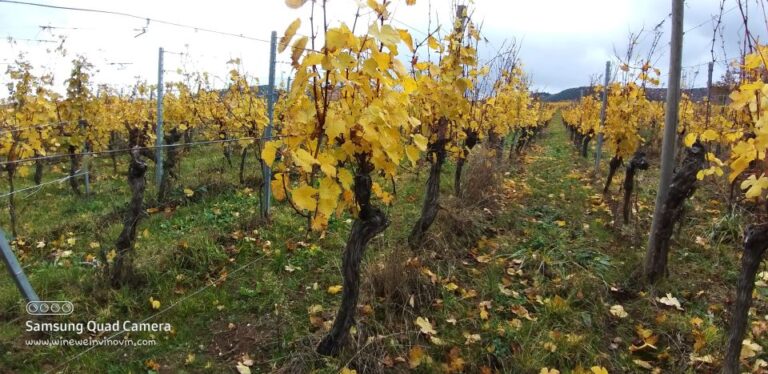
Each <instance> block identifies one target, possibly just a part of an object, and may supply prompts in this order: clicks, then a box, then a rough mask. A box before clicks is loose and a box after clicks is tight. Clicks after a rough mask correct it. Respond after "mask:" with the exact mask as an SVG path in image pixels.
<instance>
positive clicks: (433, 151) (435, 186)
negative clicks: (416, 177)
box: [408, 118, 448, 249]
mask: <svg viewBox="0 0 768 374" xmlns="http://www.w3.org/2000/svg"><path fill="white" fill-rule="evenodd" d="M438 126H439V130H438V134H437V140H436V141H434V142H432V143H430V144H429V147H428V149H427V158H428V159H429V160H430V162H431V163H432V166H430V168H429V177H428V178H427V188H426V191H425V192H424V204H423V205H422V207H421V216H420V217H419V219H418V221H416V224H415V225H413V229H411V233H410V235H408V245H409V246H410V248H411V249H416V248H418V247H419V246H421V244H422V242H423V241H424V234H425V233H426V232H427V230H429V227H430V226H432V223H434V222H435V218H436V217H437V212H438V210H439V209H440V206H439V204H438V198H439V197H440V173H441V172H442V169H443V163H445V155H446V151H445V145H446V143H447V142H448V140H446V138H445V132H446V127H447V126H448V121H447V120H446V119H445V118H441V119H440V120H439V124H438Z"/></svg>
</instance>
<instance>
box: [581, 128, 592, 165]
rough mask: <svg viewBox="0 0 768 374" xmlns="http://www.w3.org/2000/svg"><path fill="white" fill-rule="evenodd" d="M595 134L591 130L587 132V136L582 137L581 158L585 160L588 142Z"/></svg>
mask: <svg viewBox="0 0 768 374" xmlns="http://www.w3.org/2000/svg"><path fill="white" fill-rule="evenodd" d="M594 134H595V132H594V131H593V130H589V134H587V136H585V137H584V140H583V141H582V142H581V157H584V158H586V157H587V152H588V151H589V142H590V141H591V140H592V138H593V137H594Z"/></svg>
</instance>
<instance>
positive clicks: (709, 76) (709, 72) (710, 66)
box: [705, 61, 715, 128]
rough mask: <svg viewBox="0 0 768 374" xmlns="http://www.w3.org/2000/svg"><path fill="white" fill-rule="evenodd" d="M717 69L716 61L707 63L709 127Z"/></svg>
mask: <svg viewBox="0 0 768 374" xmlns="http://www.w3.org/2000/svg"><path fill="white" fill-rule="evenodd" d="M714 69H715V63H714V62H711V61H710V63H709V64H707V118H706V123H705V124H706V126H705V127H706V128H709V119H710V117H711V114H712V71H713V70H714Z"/></svg>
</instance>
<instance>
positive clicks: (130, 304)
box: [0, 120, 766, 373]
mask: <svg viewBox="0 0 768 374" xmlns="http://www.w3.org/2000/svg"><path fill="white" fill-rule="evenodd" d="M504 156H505V158H506V154H505V155H504ZM608 159H609V157H608V155H606V158H605V160H606V162H603V167H604V169H603V170H602V171H601V175H603V176H604V175H605V174H606V171H605V167H607V165H605V164H607V160H608ZM108 161H109V160H97V161H96V162H95V164H96V165H95V170H96V175H97V177H96V180H95V181H94V183H93V186H94V194H93V196H91V197H89V198H82V197H81V198H77V197H74V196H73V195H72V192H71V190H69V186H68V185H61V186H59V185H52V186H47V187H44V188H43V189H41V190H40V191H39V192H37V193H35V194H34V195H32V196H30V197H29V198H27V199H21V200H20V203H19V204H20V217H21V218H20V219H21V225H20V226H19V232H20V236H19V239H21V240H20V241H18V242H16V243H15V245H14V247H15V249H16V251H17V253H19V256H20V257H21V259H22V263H23V265H24V266H26V271H27V273H28V274H29V276H30V280H31V282H32V284H33V285H34V286H35V288H36V289H37V291H38V293H40V294H41V296H42V298H43V299H65V300H71V301H73V303H74V304H75V313H74V314H73V315H71V316H69V317H64V318H61V319H57V320H72V321H86V320H89V319H94V320H99V321H114V320H124V319H130V320H132V321H140V320H143V319H145V318H149V317H151V316H153V315H155V314H157V313H158V312H161V313H162V314H160V315H158V316H156V317H154V318H152V321H156V322H168V323H171V324H172V325H173V326H174V331H173V333H171V334H166V333H161V334H154V336H151V335H150V334H146V333H141V334H132V335H131V336H130V337H131V338H134V339H148V338H154V339H157V342H158V344H157V345H156V346H153V347H119V348H118V347H99V348H94V349H93V350H91V351H89V352H88V353H87V354H84V355H82V356H80V357H78V358H77V359H74V360H72V361H67V360H69V359H71V358H73V357H75V355H77V354H78V353H81V352H83V348H74V347H68V348H56V349H48V348H40V347H27V346H25V345H24V339H27V338H30V337H33V336H35V335H33V334H32V333H28V332H25V331H24V325H23V322H24V321H26V320H27V316H26V315H25V314H24V313H23V302H22V301H21V300H20V299H19V296H18V294H17V291H16V289H15V287H14V286H13V283H12V282H11V281H10V280H9V279H8V277H7V276H3V277H0V316H1V317H2V318H0V321H2V322H0V366H2V367H3V368H5V369H7V370H9V371H11V372H30V373H32V372H40V371H46V370H51V369H54V368H55V369H56V370H59V371H62V372H72V373H75V372H108V373H123V372H134V373H145V372H147V371H148V370H149V368H148V366H147V364H146V363H147V362H148V361H150V360H152V361H153V362H155V363H157V364H158V365H160V371H161V372H188V373H197V372H209V373H219V372H234V367H235V364H236V363H237V362H238V361H241V360H242V355H243V354H245V353H247V354H248V355H249V357H250V358H252V359H253V361H254V365H253V367H252V368H251V369H252V370H253V371H254V372H271V371H274V370H277V369H279V368H286V370H288V371H287V372H291V371H290V370H291V369H289V368H293V370H294V372H296V371H299V372H303V371H309V370H310V369H313V370H316V372H319V373H335V372H337V371H338V370H339V369H340V368H342V367H344V366H348V367H350V368H356V369H358V371H359V372H366V371H369V372H377V371H376V370H385V371H386V370H392V371H395V372H398V371H399V372H402V371H408V370H411V368H410V367H409V363H408V361H409V353H412V352H414V347H416V346H421V347H423V348H424V350H425V355H427V356H429V357H430V359H429V360H425V361H424V362H422V363H421V364H419V365H418V366H417V367H416V368H414V369H413V371H414V372H423V373H430V372H442V371H445V370H446V367H445V366H443V365H448V364H450V362H451V360H452V359H451V358H450V357H451V355H450V352H451V349H452V348H454V347H457V348H458V355H459V356H460V357H461V358H462V359H463V360H464V362H465V363H464V364H463V370H464V372H480V370H481V369H482V368H484V367H487V368H492V369H495V370H496V371H497V372H505V373H538V372H539V370H540V369H541V368H543V367H549V368H557V369H559V370H560V371H561V372H563V373H569V372H574V371H577V370H578V369H579V368H583V369H586V370H589V368H590V367H592V366H595V365H597V366H604V367H605V368H607V369H608V370H609V371H610V372H611V373H625V372H646V370H645V369H642V368H640V367H639V366H638V365H637V364H636V363H635V362H634V360H638V359H642V360H645V361H648V362H649V363H650V364H651V365H652V366H656V367H660V368H662V370H663V371H664V372H694V371H697V370H701V371H704V372H706V371H707V370H709V369H712V368H714V367H715V366H707V365H706V364H701V363H699V364H696V365H691V364H690V357H689V356H690V353H691V352H693V345H694V342H695V339H696V337H695V333H694V328H693V325H692V323H691V319H692V318H694V317H697V318H701V319H702V320H703V321H704V322H703V325H702V326H701V327H698V328H697V329H698V330H697V331H699V330H700V331H701V334H703V335H705V336H706V339H705V340H706V344H705V345H704V347H703V348H701V349H700V350H699V351H698V352H697V355H699V356H704V355H706V354H711V355H712V356H713V358H714V359H715V362H717V361H718V360H720V359H721V356H722V351H723V346H724V335H725V331H726V330H725V328H726V327H725V326H726V320H727V316H728V313H727V309H728V306H727V304H726V302H727V301H728V300H729V298H730V297H731V296H730V295H731V292H732V285H733V284H735V279H736V277H737V263H738V262H737V249H738V235H739V230H740V229H741V226H742V225H743V224H744V222H743V221H744V220H743V218H742V217H741V216H740V215H738V214H737V215H734V216H727V215H725V214H724V213H723V212H722V209H723V206H722V205H723V204H715V203H714V202H713V201H712V200H714V199H717V195H714V194H713V193H710V192H708V191H709V190H708V189H706V188H702V189H701V190H700V191H699V192H697V194H696V195H695V197H694V199H693V202H692V203H691V204H690V205H691V209H690V211H689V213H688V214H687V216H686V219H685V225H684V227H683V228H682V234H681V235H680V236H679V237H678V238H676V239H675V240H674V241H673V249H672V252H671V258H670V269H669V270H670V277H669V278H668V279H666V280H664V281H663V282H661V283H660V284H659V285H658V286H657V287H655V288H654V289H650V290H642V288H641V287H640V286H639V285H638V284H637V278H636V274H637V269H638V268H639V267H640V266H641V263H642V257H643V254H644V247H645V240H646V235H647V234H646V233H647V231H648V226H649V225H650V214H651V213H652V208H653V199H654V196H655V187H656V186H655V183H656V181H657V175H656V173H657V172H656V171H655V170H657V167H654V166H652V168H651V170H649V171H647V172H642V173H640V175H639V178H638V188H637V190H638V191H639V197H638V204H637V206H638V208H639V210H638V214H636V215H635V216H634V217H633V221H632V224H631V225H630V226H627V227H622V225H621V224H615V223H612V221H614V219H613V215H612V214H611V210H612V207H613V206H615V205H616V204H620V203H619V202H618V201H620V194H619V193H618V186H619V185H620V184H621V182H620V179H621V178H622V175H621V173H619V175H617V176H616V179H615V180H614V187H613V189H612V192H611V194H610V195H611V196H612V198H611V199H610V200H609V201H606V202H605V203H604V204H603V203H601V201H600V199H599V196H598V197H597V198H596V197H595V195H599V194H600V193H601V190H602V182H603V181H602V179H601V178H598V177H595V175H594V174H593V173H592V172H591V169H592V165H593V163H592V160H586V159H581V158H580V156H578V154H577V152H576V150H575V148H574V147H573V146H572V145H571V144H570V143H569V141H568V138H567V133H566V132H565V130H564V128H563V127H562V125H561V124H560V123H559V121H558V120H556V121H554V123H553V124H551V126H550V127H549V128H548V129H547V130H546V131H545V132H544V133H543V134H542V136H541V137H539V138H538V139H537V140H536V142H535V144H534V145H533V146H532V147H531V148H530V149H528V150H527V151H526V153H525V154H524V155H521V156H518V157H517V158H516V159H515V160H514V162H513V163H512V164H511V165H509V166H506V169H507V172H508V175H506V176H505V177H504V178H505V179H507V180H510V181H512V182H514V186H515V190H514V191H512V190H511V189H507V190H505V193H504V198H503V201H502V204H501V205H500V207H499V208H498V209H495V210H494V211H493V212H492V215H491V216H490V218H481V217H486V216H487V215H486V216H483V215H484V214H486V213H483V212H481V211H479V210H478V209H477V208H473V209H475V210H471V211H470V210H467V211H462V210H460V209H459V208H458V207H460V205H459V204H457V203H456V202H455V201H454V200H453V199H452V198H451V197H450V195H451V194H452V190H453V186H452V184H453V182H452V181H453V166H452V165H446V168H445V170H444V173H443V180H442V191H443V202H444V204H443V206H444V207H445V209H446V210H448V211H451V212H452V214H455V215H457V217H458V216H466V217H469V218H470V219H472V220H473V222H472V224H471V226H472V227H468V228H467V227H462V228H467V229H470V230H475V231H476V232H478V233H481V234H480V235H481V236H485V237H484V238H482V239H481V240H479V242H477V243H473V244H472V245H469V246H466V245H464V246H462V245H458V244H456V243H450V242H447V241H446V238H450V237H451V236H450V234H455V233H453V232H451V231H452V229H451V227H452V226H451V222H449V221H446V219H447V218H446V216H440V218H439V219H438V222H436V224H435V226H434V227H433V228H432V232H431V234H430V235H431V238H432V239H433V240H432V241H430V244H428V245H427V246H426V248H425V249H423V250H420V251H417V252H415V253H412V252H410V250H408V249H407V246H406V245H405V242H406V240H407V235H408V232H409V230H410V226H411V224H412V223H413V222H414V221H415V220H416V217H417V216H418V214H419V211H420V205H421V199H422V193H423V185H424V183H425V179H426V176H427V171H426V170H425V169H422V170H420V172H419V174H418V176H417V175H415V174H413V173H408V172H406V173H404V175H403V176H402V177H401V179H400V180H399V181H398V183H397V193H398V196H397V199H396V202H395V204H394V205H392V206H390V207H386V208H385V209H386V211H387V213H388V215H389V217H390V220H391V222H392V223H391V226H390V227H389V228H388V229H387V231H385V233H384V234H383V235H381V236H379V237H377V238H375V239H374V240H373V241H372V242H371V244H370V246H369V248H368V250H367V252H366V256H365V261H364V266H363V287H362V293H361V299H360V305H361V306H366V307H369V308H370V309H369V312H366V313H362V314H360V316H359V318H358V325H357V328H356V332H355V334H353V342H352V343H351V344H350V349H348V350H347V351H345V352H344V353H342V355H340V357H338V358H333V359H321V358H318V357H316V356H314V355H313V354H312V353H311V352H312V348H313V346H314V344H316V343H317V342H318V341H319V338H321V337H322V335H323V333H324V331H323V327H322V323H323V322H328V321H330V320H331V319H332V318H333V314H334V313H335V310H336V306H337V305H338V303H339V301H340V294H338V295H331V294H329V293H328V292H327V288H328V287H329V286H333V285H337V284H341V273H340V263H341V251H342V249H343V246H344V243H345V240H346V237H347V235H348V232H349V228H350V223H349V222H350V221H349V220H348V219H349V218H350V217H348V216H343V217H339V218H334V219H332V220H331V222H330V224H329V230H328V232H327V233H325V235H324V236H323V237H322V238H321V237H319V236H318V235H317V234H311V235H309V236H307V234H306V233H305V231H304V227H305V224H306V223H305V221H304V220H302V219H300V217H298V216H297V215H295V214H294V213H293V211H292V210H291V209H290V207H287V206H286V205H285V204H282V203H278V204H276V206H275V209H274V211H273V216H272V220H271V222H270V223H269V224H264V223H262V222H260V221H259V220H258V219H257V218H256V215H257V212H258V194H257V193H256V192H254V191H252V190H251V189H248V188H245V187H243V186H239V185H238V184H237V183H236V181H237V167H236V166H235V167H233V168H230V167H228V166H227V165H226V163H225V162H224V160H223V157H222V156H221V154H220V151H219V148H213V147H211V148H208V149H205V150H197V151H194V152H192V153H191V154H189V155H187V156H185V158H184V161H182V167H181V171H180V175H181V179H180V180H179V181H177V182H176V189H175V190H174V191H173V194H172V201H174V202H175V204H173V205H172V207H171V208H170V209H169V210H168V211H167V212H163V211H161V212H158V213H154V214H151V215H150V216H149V217H147V218H146V219H145V220H143V221H142V222H141V223H140V225H139V239H138V241H137V246H136V248H137V263H136V265H137V268H138V269H139V272H140V274H141V276H142V278H143V279H144V280H145V283H144V285H142V286H141V287H139V288H136V289H128V288H124V289H121V290H111V289H109V288H108V287H107V286H106V285H105V284H104V283H103V280H102V278H101V276H100V273H99V271H98V270H96V269H95V268H94V267H92V266H90V265H87V264H82V260H83V259H84V258H85V256H87V255H88V254H91V255H96V254H97V253H98V251H99V250H100V249H110V248H112V246H113V245H114V240H115V239H116V237H117V235H118V233H119V231H120V229H121V227H122V222H121V220H122V214H121V213H122V209H124V206H125V204H126V202H127V200H128V189H127V185H126V183H125V180H124V177H123V176H119V177H111V176H109V175H110V174H111V170H110V169H111V165H110V164H109V162H108ZM652 162H653V160H652ZM62 167H63V166H62ZM119 167H120V168H121V170H122V169H125V167H126V165H125V160H121V163H120V165H119ZM256 169H257V167H256V165H255V163H254V162H253V160H251V163H250V164H249V170H250V171H252V173H251V175H253V174H254V173H255V171H256ZM61 175H63V174H62V173H61V172H55V171H54V172H48V174H47V175H46V178H48V180H52V179H55V178H59V177H60V176H61ZM152 175H153V170H152V169H151V168H150V170H149V171H148V172H147V176H148V182H150V183H149V184H150V185H151V184H152V183H151V180H152V178H151V176H152ZM26 178H27V179H25V180H24V181H23V182H18V183H17V184H18V185H19V186H20V187H18V188H23V187H25V186H29V185H31V181H30V180H28V179H29V177H26ZM381 183H382V185H383V186H389V183H387V182H384V181H382V182H381ZM3 188H4V187H3V186H2V185H0V190H2V189H3ZM183 188H190V189H192V190H194V192H195V194H194V196H192V197H191V198H188V197H186V196H185V194H184V193H183V191H182V190H183ZM155 193H156V192H155V189H154V187H150V188H148V190H147V193H146V196H147V201H148V207H152V206H154V205H155V204H156V203H155V202H154V198H153V196H154V195H155ZM613 200H615V201H613ZM723 217H725V218H723ZM475 226H476V227H475ZM0 227H3V228H7V227H8V219H7V213H6V212H3V213H2V214H0ZM453 231H455V230H453ZM697 237H701V238H702V239H701V240H699V242H701V243H705V244H704V245H702V244H697V242H696V240H697V239H696V238H697ZM71 238H74V239H75V240H74V241H71V240H69V239H71ZM41 241H42V242H44V243H45V246H44V247H43V248H37V243H38V242H41ZM91 243H94V247H96V245H95V244H96V243H98V248H92V247H91ZM68 250H71V251H72V254H71V255H70V256H69V257H66V258H60V259H59V260H57V261H56V260H55V258H56V256H55V255H56V254H57V253H58V254H61V253H62V252H63V251H68ZM416 258H418V260H416ZM409 259H410V260H409ZM289 270H290V271H289ZM2 271H3V272H5V270H2ZM217 280H220V282H216V283H215V284H214V282H215V281H217ZM612 289H613V290H619V291H622V290H625V291H626V292H617V291H612ZM377 290H379V291H381V292H383V293H381V294H377V293H376V292H375V291H377ZM198 291H199V292H198ZM758 291H759V294H760V296H759V297H758V300H757V302H756V308H757V315H764V314H766V303H765V299H764V298H765V296H766V295H764V294H766V289H765V288H758ZM666 293H671V294H673V296H675V297H677V298H678V299H679V300H680V301H681V302H682V304H683V307H684V311H676V310H674V309H670V308H667V307H665V306H663V305H661V304H660V303H658V302H657V301H656V297H660V296H663V295H664V294H666ZM150 297H152V298H154V299H157V300H160V302H161V308H160V310H153V309H152V308H151V306H150V303H149V298H150ZM617 304H620V305H622V306H623V307H624V309H625V310H626V311H627V313H628V314H629V316H628V317H627V318H623V319H619V318H616V317H614V316H612V315H611V314H610V313H609V309H610V307H611V306H612V305H617ZM316 305H320V306H322V311H321V312H317V311H315V312H313V313H312V315H311V316H310V313H309V312H308V310H309V309H310V307H312V306H316ZM165 308H169V309H168V310H165ZM363 309H366V308H365V307H364V308H361V310H363ZM481 310H485V312H487V318H486V316H485V314H482V316H481ZM524 311H527V312H528V314H527V315H526V314H525V312H524ZM310 317H313V318H314V319H311V318H310ZM418 317H423V318H428V319H429V321H430V322H431V323H432V326H433V327H434V328H435V329H436V330H437V335H436V337H438V338H439V339H440V341H442V344H435V343H436V341H435V340H434V339H429V338H428V337H426V336H425V335H423V334H420V333H419V328H418V327H416V326H415V324H414V322H415V320H416V319H417V318H418ZM638 326H643V327H644V328H647V329H650V330H651V331H652V334H653V335H654V336H657V337H658V342H656V344H655V346H656V348H655V349H650V350H647V351H642V352H634V353H633V352H631V351H630V349H629V348H630V346H631V345H632V344H633V342H634V343H637V341H638V335H637V327H638ZM697 333H698V332H697ZM759 335H760V334H758V336H755V337H754V339H755V341H758V342H760V343H761V344H762V343H763V342H764V339H765V337H764V336H759ZM478 336H479V340H478V339H476V338H477V337H478ZM468 337H469V338H468ZM229 344H232V346H229ZM220 349H221V351H224V354H222V355H219V350H220ZM190 355H193V356H194V360H188V358H189V357H192V356H190ZM753 360H754V359H753ZM402 361H405V362H402ZM453 362H454V363H456V361H455V356H454V360H453ZM64 363H66V364H65V365H63V366H61V367H59V366H58V365H61V364H64ZM390 364H391V366H392V367H391V368H388V367H387V366H389V365H390ZM297 368H299V369H297Z"/></svg>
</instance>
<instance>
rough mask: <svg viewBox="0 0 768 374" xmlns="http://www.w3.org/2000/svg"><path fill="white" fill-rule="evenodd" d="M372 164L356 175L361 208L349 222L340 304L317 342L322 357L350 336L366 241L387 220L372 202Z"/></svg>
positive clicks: (381, 229) (336, 352)
mask: <svg viewBox="0 0 768 374" xmlns="http://www.w3.org/2000/svg"><path fill="white" fill-rule="evenodd" d="M371 170H373V167H372V166H371V165H368V164H367V161H366V162H365V163H364V167H362V168H361V169H360V170H359V171H358V173H357V175H355V185H354V187H353V188H354V193H355V200H356V201H357V204H358V206H359V207H360V213H359V214H358V217H357V219H355V222H354V223H353V224H352V231H351V232H350V234H349V239H347V245H346V248H345V249H344V257H343V259H342V263H341V268H342V275H343V277H344V281H343V288H342V294H341V305H340V306H339V310H338V312H337V313H336V319H335V320H334V321H333V327H331V331H330V332H328V335H326V336H325V337H324V338H323V340H322V341H320V344H319V345H318V346H317V353H319V354H321V355H325V356H335V355H337V354H338V353H339V351H341V348H342V347H343V346H344V344H345V343H346V341H347V339H348V338H349V329H350V328H351V327H352V325H353V324H354V323H355V311H356V309H357V300H358V297H359V295H360V263H361V261H362V259H363V253H364V252H365V248H366V247H367V246H368V242H369V241H370V240H371V239H373V238H374V237H375V236H376V235H378V234H379V233H381V232H383V231H384V230H385V229H386V228H387V226H389V221H388V220H387V216H386V215H385V214H384V212H383V211H381V209H379V208H377V207H374V206H373V205H371V202H370V201H371V186H372V181H371V176H370V172H371Z"/></svg>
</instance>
